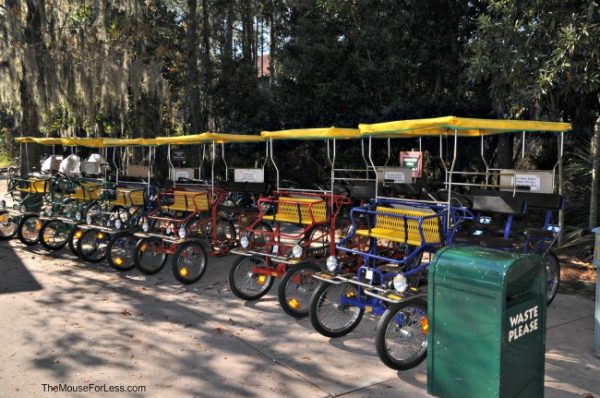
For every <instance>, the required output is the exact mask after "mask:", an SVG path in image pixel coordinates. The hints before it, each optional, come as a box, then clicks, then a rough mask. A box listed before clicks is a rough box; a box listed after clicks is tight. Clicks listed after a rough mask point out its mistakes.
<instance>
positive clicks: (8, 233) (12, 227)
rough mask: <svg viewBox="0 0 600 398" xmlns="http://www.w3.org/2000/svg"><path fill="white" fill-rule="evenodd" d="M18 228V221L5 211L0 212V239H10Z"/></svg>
mask: <svg viewBox="0 0 600 398" xmlns="http://www.w3.org/2000/svg"><path fill="white" fill-rule="evenodd" d="M18 229H19V221H18V219H15V218H14V217H11V216H10V214H9V213H8V212H7V211H3V212H0V240H7V239H11V238H12V237H13V236H15V234H16V233H17V230H18Z"/></svg>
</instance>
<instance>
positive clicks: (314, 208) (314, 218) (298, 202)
mask: <svg viewBox="0 0 600 398" xmlns="http://www.w3.org/2000/svg"><path fill="white" fill-rule="evenodd" d="M275 221H283V222H291V223H295V224H312V223H314V222H325V221H327V206H326V203H325V201H324V200H322V199H313V198H291V197H281V198H279V200H278V203H277V213H276V214H275Z"/></svg>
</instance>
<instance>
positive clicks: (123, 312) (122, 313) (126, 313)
mask: <svg viewBox="0 0 600 398" xmlns="http://www.w3.org/2000/svg"><path fill="white" fill-rule="evenodd" d="M121 315H123V316H131V312H129V311H127V310H123V311H121Z"/></svg>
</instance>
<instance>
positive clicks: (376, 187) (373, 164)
mask: <svg viewBox="0 0 600 398" xmlns="http://www.w3.org/2000/svg"><path fill="white" fill-rule="evenodd" d="M372 143H373V138H372V137H371V136H370V135H369V162H370V163H371V167H373V171H375V200H376V201H377V200H378V199H379V172H378V171H377V167H375V163H374V162H373V156H372V149H371V148H372ZM367 178H368V175H367Z"/></svg>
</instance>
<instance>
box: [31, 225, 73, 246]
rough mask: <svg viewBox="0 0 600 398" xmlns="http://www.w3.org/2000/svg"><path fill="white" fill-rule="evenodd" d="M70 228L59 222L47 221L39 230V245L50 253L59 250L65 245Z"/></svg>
mask: <svg viewBox="0 0 600 398" xmlns="http://www.w3.org/2000/svg"><path fill="white" fill-rule="evenodd" d="M70 232H71V227H70V226H69V225H67V224H65V223H64V222H62V221H60V220H47V221H44V223H43V224H42V228H41V229H40V237H39V240H40V244H41V245H42V246H43V247H44V248H45V249H46V250H50V251H54V250H60V249H62V248H63V247H65V245H66V244H67V242H68V240H69V234H70Z"/></svg>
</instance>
